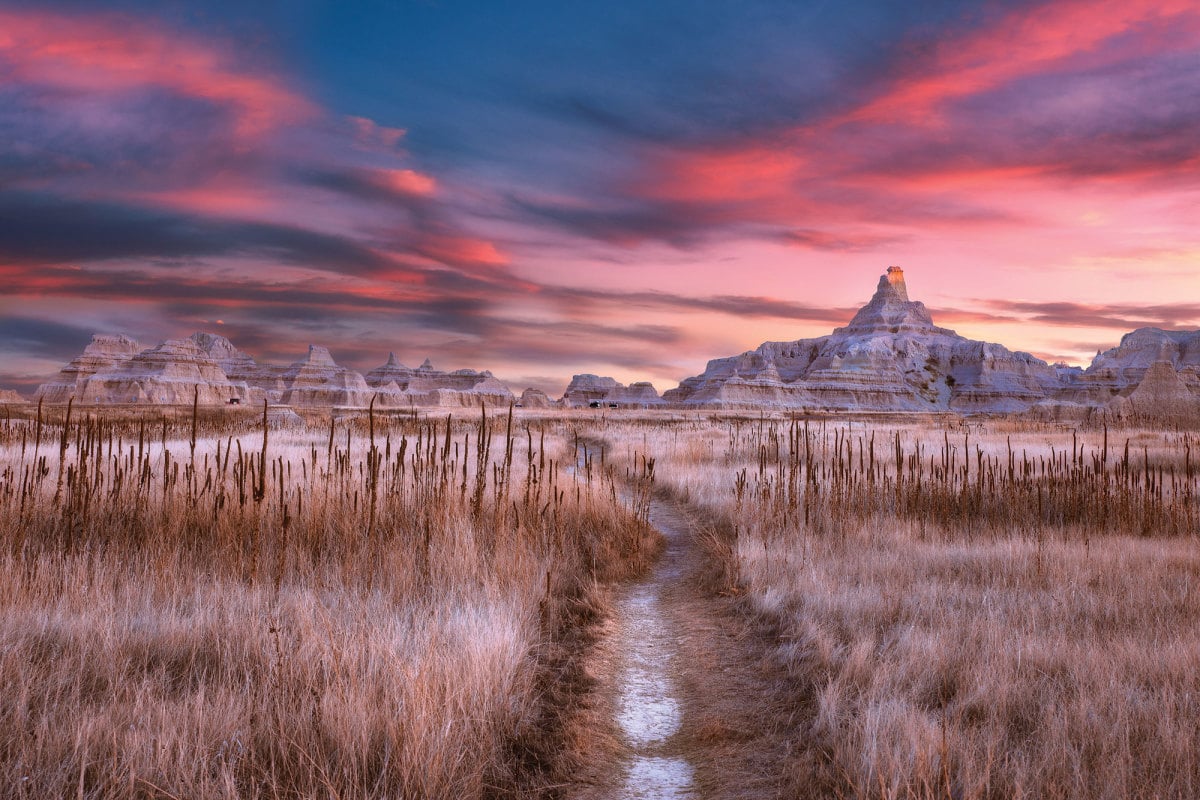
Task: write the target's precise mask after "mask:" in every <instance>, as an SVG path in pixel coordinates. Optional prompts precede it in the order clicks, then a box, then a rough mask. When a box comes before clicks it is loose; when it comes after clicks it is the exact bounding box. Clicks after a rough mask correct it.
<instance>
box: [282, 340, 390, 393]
mask: <svg viewBox="0 0 1200 800" xmlns="http://www.w3.org/2000/svg"><path fill="white" fill-rule="evenodd" d="M280 377H281V380H282V381H283V384H284V386H286V387H287V388H286V389H285V390H284V392H283V397H282V398H281V399H282V401H283V403H284V405H289V406H304V407H314V406H365V405H368V404H370V402H371V394H372V392H371V387H369V386H367V382H366V380H365V379H364V378H363V376H362V375H360V374H358V373H357V372H355V371H354V370H351V369H346V368H345V367H342V366H339V365H338V364H337V363H336V362H335V361H334V360H333V356H332V355H330V353H329V351H328V350H327V349H325V348H324V347H321V346H320V345H315V344H313V345H309V347H308V356H307V357H305V358H302V359H300V360H299V361H297V362H295V363H294V364H292V365H291V366H290V367H288V368H287V369H286V370H285V371H284V372H283V374H282V375H281V376H280Z"/></svg>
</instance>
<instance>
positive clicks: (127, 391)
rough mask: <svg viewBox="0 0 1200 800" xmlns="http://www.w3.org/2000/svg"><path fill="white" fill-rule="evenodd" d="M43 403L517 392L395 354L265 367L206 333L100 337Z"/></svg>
mask: <svg viewBox="0 0 1200 800" xmlns="http://www.w3.org/2000/svg"><path fill="white" fill-rule="evenodd" d="M37 397H38V398H40V399H42V400H44V401H46V402H48V403H66V402H67V401H68V400H69V399H71V398H74V400H75V402H76V403H80V404H84V405H97V404H164V405H185V404H190V403H191V402H192V401H193V399H194V398H198V399H199V402H200V403H201V404H202V405H226V404H230V403H237V404H242V405H246V404H256V405H257V404H261V403H262V402H263V401H264V400H265V401H267V402H269V403H272V404H284V405H289V406H296V407H314V408H315V407H336V406H349V407H363V406H367V405H369V404H370V402H371V398H372V397H375V398H376V402H377V403H378V404H379V405H380V406H389V405H390V406H411V405H418V406H428V405H432V406H450V407H465V406H472V407H477V406H478V405H479V404H480V403H481V402H482V403H484V404H485V405H507V404H508V403H509V402H511V401H512V400H513V395H512V392H511V391H509V389H508V387H507V386H505V385H504V384H503V383H501V382H500V381H498V380H497V379H496V378H495V376H493V375H492V373H490V372H486V371H484V372H476V371H475V370H467V369H464V370H457V371H455V372H442V371H440V370H436V369H434V368H433V365H432V364H430V363H429V361H428V360H426V362H425V363H424V364H422V365H421V366H420V367H418V368H417V369H409V368H408V367H405V366H403V365H402V364H400V362H399V361H398V360H397V359H396V357H395V355H394V354H392V355H390V356H389V358H388V362H387V363H386V364H384V365H383V366H382V367H379V368H377V369H374V370H371V372H369V373H368V374H367V376H366V377H364V376H363V375H362V374H360V373H358V372H356V371H354V370H352V369H348V368H346V367H343V366H341V365H339V364H338V363H337V362H336V361H334V359H333V356H332V355H331V354H330V353H329V351H328V350H327V349H326V348H324V347H321V346H319V345H312V346H310V347H309V350H308V354H307V355H306V356H305V357H304V358H302V359H300V360H299V361H296V362H294V363H292V364H290V365H287V366H281V365H275V364H260V363H258V362H256V361H255V360H254V358H253V357H251V356H250V355H249V354H247V353H244V352H242V351H241V350H239V349H238V348H237V347H235V346H234V344H233V343H232V342H230V341H229V339H227V338H225V337H224V336H219V335H217V334H213V333H204V332H198V333H195V334H192V336H191V337H189V338H187V339H171V340H168V341H166V342H163V343H161V344H159V345H157V346H156V347H153V348H149V349H143V348H142V347H141V346H140V345H139V344H138V343H137V341H135V340H134V339H131V338H129V337H128V336H120V335H106V334H97V335H95V336H93V337H92V342H91V343H90V344H89V345H88V346H87V348H86V349H85V350H84V352H83V353H82V354H81V355H79V356H77V357H76V358H74V359H72V360H71V362H70V363H69V364H67V365H66V366H65V367H64V368H63V369H62V371H60V372H59V374H58V375H57V376H56V377H55V378H54V379H53V380H51V381H48V382H47V383H45V384H43V385H42V386H41V387H40V388H39V389H38V392H37Z"/></svg>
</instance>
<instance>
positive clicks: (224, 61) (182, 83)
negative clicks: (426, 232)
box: [0, 11, 314, 140]
mask: <svg viewBox="0 0 1200 800" xmlns="http://www.w3.org/2000/svg"><path fill="white" fill-rule="evenodd" d="M0 59H3V60H4V61H5V62H7V64H8V67H9V70H10V72H9V74H10V76H11V79H14V80H15V81H19V82H22V83H27V84H33V85H40V86H46V87H51V88H54V89H59V90H69V91H77V92H88V93H108V92H120V91H124V90H131V89H138V88H142V87H147V86H157V87H161V88H164V89H168V90H170V91H172V92H177V93H179V94H181V95H184V96H187V97H193V98H199V99H204V100H208V101H211V102H213V103H217V104H220V105H222V106H227V107H229V108H231V109H232V110H233V112H234V115H235V123H234V130H235V133H236V134H237V136H238V138H239V139H242V140H253V139H255V138H257V137H259V136H262V135H263V134H265V133H267V132H269V131H271V130H274V129H276V128H277V127H279V126H281V125H284V124H288V123H292V122H296V121H298V120H301V119H304V118H305V117H308V116H310V115H311V114H312V113H314V108H313V106H312V105H311V104H310V103H309V102H308V101H307V100H305V99H304V98H303V97H301V96H300V95H298V94H297V93H295V92H294V91H292V90H291V89H290V88H289V87H287V86H286V85H285V84H284V83H283V82H282V81H281V80H279V79H278V78H276V77H273V76H270V75H266V74H255V73H252V72H249V71H247V70H246V69H245V67H244V65H241V64H239V63H237V60H236V59H235V58H234V56H233V53H232V52H230V51H227V50H224V49H222V48H220V47H217V46H214V45H213V44H212V43H210V42H201V41H199V40H196V39H193V38H191V37H188V36H185V35H182V34H179V33H177V32H173V31H168V30H166V29H164V28H159V27H156V26H154V25H151V24H149V23H146V22H143V21H140V20H133V19H130V18H127V17H115V16H113V17H109V16H103V17H101V16H65V15H60V14H54V13H49V12H19V11H0Z"/></svg>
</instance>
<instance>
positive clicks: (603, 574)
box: [0, 409, 654, 798]
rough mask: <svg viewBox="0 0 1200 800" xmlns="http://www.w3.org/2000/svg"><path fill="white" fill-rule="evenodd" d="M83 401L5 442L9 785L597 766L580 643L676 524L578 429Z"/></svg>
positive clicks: (1, 589)
mask: <svg viewBox="0 0 1200 800" xmlns="http://www.w3.org/2000/svg"><path fill="white" fill-rule="evenodd" d="M57 415H58V416H57V419H56V420H55V421H53V422H51V421H49V420H48V419H47V420H44V421H43V422H42V423H41V424H39V423H37V422H36V421H28V422H24V423H10V424H8V425H7V426H6V428H5V430H4V434H3V444H2V445H0V535H2V537H3V542H4V547H3V551H2V552H0V676H3V683H4V686H5V691H4V693H3V696H2V697H0V785H2V786H4V787H7V789H6V791H5V795H6V796H12V797H38V798H44V797H104V798H114V797H180V798H209V797H212V798H216V797H263V798H275V797H310V796H311V797H316V796H321V797H401V796H403V797H483V796H505V795H513V796H529V795H536V794H538V793H539V792H544V791H548V790H546V789H545V787H547V786H550V785H552V784H553V783H555V782H557V781H559V780H561V777H562V776H561V773H562V771H564V770H569V769H570V761H569V756H570V753H569V752H563V748H562V743H563V742H564V741H566V740H568V739H569V737H570V736H571V735H572V734H571V731H570V730H569V726H570V719H569V716H568V714H566V713H565V711H564V707H569V698H570V696H571V693H572V691H574V687H572V685H571V681H570V678H571V676H572V675H573V674H575V673H577V672H578V671H579V669H580V667H579V665H577V664H575V663H574V661H575V660H576V659H577V658H578V657H579V654H580V652H581V650H580V648H579V646H578V644H577V643H576V642H575V640H577V639H579V637H580V636H583V635H585V634H586V629H587V627H588V625H589V624H590V623H591V621H593V620H594V619H595V618H596V617H597V616H599V615H602V614H603V613H604V603H605V594H604V592H603V586H604V585H605V584H606V583H607V582H611V581H613V580H616V579H619V578H621V577H623V576H625V575H627V574H631V573H633V572H636V571H638V570H639V569H641V568H642V567H643V566H644V564H645V562H646V560H647V559H648V558H649V557H650V556H651V555H652V553H653V550H654V538H653V536H652V534H651V533H650V532H649V530H648V528H647V527H646V526H645V525H644V524H643V523H642V522H641V521H640V520H639V519H637V518H636V517H635V516H634V515H633V514H632V513H631V512H630V511H629V510H628V508H627V507H626V506H625V505H623V504H621V503H619V502H617V501H616V500H615V497H616V495H615V492H614V491H613V488H612V486H611V485H607V484H606V483H605V482H604V481H602V480H601V479H600V477H599V475H598V474H597V475H596V476H595V477H594V479H593V477H592V475H591V473H590V472H588V473H587V474H582V473H580V474H577V473H576V472H575V471H574V469H573V464H572V462H571V461H570V458H571V457H572V453H573V450H572V447H571V441H570V437H569V434H568V432H567V431H566V430H565V429H564V428H563V427H562V426H561V425H557V424H554V423H546V424H541V423H538V424H535V425H533V426H520V427H519V428H518V427H516V426H511V425H510V423H509V422H508V421H506V420H505V419H503V418H494V417H493V418H487V417H481V418H479V419H475V420H470V421H468V420H466V419H463V420H450V419H448V418H439V419H429V420H417V421H413V420H408V419H392V420H383V419H379V420H374V419H369V418H368V417H367V416H366V415H356V416H355V417H353V418H347V419H345V420H341V421H337V422H333V423H332V424H330V423H329V421H328V420H327V421H326V424H325V425H324V428H318V427H312V428H308V429H305V430H300V431H287V432H279V431H270V430H269V429H267V430H266V435H265V436H264V428H263V427H262V426H261V425H257V424H256V423H255V420H254V418H253V417H252V416H247V415H240V416H238V417H234V418H226V417H214V418H212V419H203V418H196V419H194V420H193V419H189V418H188V416H187V415H182V416H181V417H180V418H178V419H175V420H173V421H170V422H167V423H163V422H162V421H161V420H157V419H154V420H146V419H105V418H96V417H95V416H92V417H90V418H89V417H84V416H81V415H76V417H75V418H74V419H73V420H71V421H70V424H69V425H66V426H64V424H63V423H64V422H65V420H64V419H63V412H62V410H61V409H60V410H58V411H57ZM47 417H49V414H47ZM564 458H566V459H568V460H566V461H564V460H563V459H564Z"/></svg>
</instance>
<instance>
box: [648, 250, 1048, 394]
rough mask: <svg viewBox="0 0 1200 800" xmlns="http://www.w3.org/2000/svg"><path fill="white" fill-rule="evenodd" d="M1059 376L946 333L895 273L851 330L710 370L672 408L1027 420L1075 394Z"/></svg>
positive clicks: (769, 346)
mask: <svg viewBox="0 0 1200 800" xmlns="http://www.w3.org/2000/svg"><path fill="white" fill-rule="evenodd" d="M1060 372H1061V371H1060V369H1059V368H1057V367H1053V366H1051V365H1049V364H1047V363H1046V362H1044V361H1042V360H1041V359H1038V358H1034V357H1033V356H1031V355H1029V354H1028V353H1020V352H1013V351H1010V350H1009V349H1007V348H1005V347H1003V346H1001V345H998V344H991V343H988V342H978V341H973V340H970V339H966V338H964V337H962V336H959V335H958V334H957V333H955V332H954V331H952V330H949V329H947V328H940V327H938V326H936V325H934V323H933V319H932V317H931V316H930V314H929V311H928V310H927V309H926V308H925V306H924V304H922V303H919V302H913V301H911V300H909V299H908V287H907V285H906V283H905V280H904V272H903V271H902V270H901V269H900V268H899V267H889V268H888V272H887V274H885V275H883V276H882V277H880V279H879V285H878V286H877V287H876V290H875V294H874V296H873V297H872V298H871V300H870V302H868V303H867V304H866V305H865V306H863V307H862V308H861V309H859V311H858V313H857V314H855V316H854V319H853V320H851V321H850V324H849V325H846V326H845V327H843V328H837V329H836V330H834V332H833V333H832V334H830V335H828V336H822V337H819V338H816V339H800V340H797V341H793V342H767V343H765V344H762V345H760V346H759V347H758V348H757V349H756V350H752V351H749V352H746V353H742V354H741V355H739V356H731V357H729V358H721V359H716V360H713V361H710V362H709V363H708V367H707V369H705V371H704V373H703V374H701V375H698V376H696V377H694V378H688V379H687V380H685V381H683V382H682V383H681V384H680V385H679V387H678V388H676V389H672V390H670V391H668V392H666V393H664V395H663V399H664V400H666V401H668V402H670V403H672V404H682V405H684V406H711V407H720V408H745V409H754V408H764V407H766V408H772V407H775V408H794V409H800V408H803V409H813V410H831V411H890V412H903V411H948V410H953V411H958V412H962V413H973V412H989V413H991V412H1003V413H1009V412H1022V411H1026V410H1028V409H1030V408H1032V407H1033V406H1034V405H1035V404H1037V403H1039V402H1041V401H1043V400H1045V399H1046V398H1047V397H1054V396H1056V395H1057V393H1058V392H1059V391H1060V390H1062V389H1063V388H1064V386H1065V385H1066V380H1067V379H1066V378H1064V377H1063V376H1062V375H1060Z"/></svg>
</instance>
